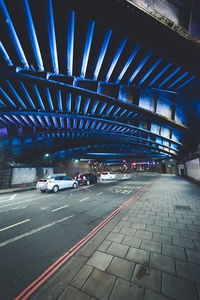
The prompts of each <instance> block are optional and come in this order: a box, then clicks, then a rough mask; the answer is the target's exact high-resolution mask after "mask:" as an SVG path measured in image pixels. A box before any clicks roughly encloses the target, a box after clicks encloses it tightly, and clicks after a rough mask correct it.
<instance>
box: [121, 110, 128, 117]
mask: <svg viewBox="0 0 200 300" xmlns="http://www.w3.org/2000/svg"><path fill="white" fill-rule="evenodd" d="M125 112H127V109H124V110H123V111H122V113H121V114H120V115H119V116H120V117H122V116H123V115H124V114H125Z"/></svg>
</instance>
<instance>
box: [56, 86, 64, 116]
mask: <svg viewBox="0 0 200 300" xmlns="http://www.w3.org/2000/svg"><path fill="white" fill-rule="evenodd" d="M57 98H58V110H59V111H63V107H62V97H61V90H57Z"/></svg>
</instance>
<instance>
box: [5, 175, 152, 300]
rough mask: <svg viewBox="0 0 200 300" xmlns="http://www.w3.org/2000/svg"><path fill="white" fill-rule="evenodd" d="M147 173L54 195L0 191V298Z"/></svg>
mask: <svg viewBox="0 0 200 300" xmlns="http://www.w3.org/2000/svg"><path fill="white" fill-rule="evenodd" d="M152 176H153V175H145V174H141V175H133V176H132V178H130V179H128V180H117V181H109V182H104V183H98V184H95V185H91V186H82V187H79V188H77V189H74V190H73V189H67V190H62V191H59V192H58V193H56V194H53V193H47V194H42V193H40V192H39V191H37V190H33V191H27V192H18V193H13V194H6V195H1V196H0V266H1V268H0V298H1V299H3V300H11V299H14V298H15V297H16V296H18V295H19V294H20V292H22V291H23V290H24V289H25V288H26V287H27V286H28V285H29V284H30V283H31V282H32V281H34V280H35V279H36V278H37V277H38V276H39V275H40V274H41V273H42V272H43V271H44V270H45V269H47V268H48V267H49V266H50V265H51V264H52V263H53V262H54V261H56V260H57V259H58V258H59V257H61V256H62V255H63V254H64V253H66V252H67V251H68V250H69V249H70V248H71V247H73V246H74V245H75V244H76V243H77V242H79V241H80V240H81V239H82V238H84V237H85V236H86V235H87V234H88V233H89V232H90V231H91V230H92V229H93V228H95V227H96V226H97V225H98V224H99V223H100V222H102V221H103V220H104V219H105V218H106V217H107V216H108V215H110V213H112V212H113V211H114V210H115V209H116V208H118V207H119V206H120V205H121V204H122V203H123V202H125V201H126V200H128V199H129V198H130V197H131V196H132V195H134V194H135V193H136V192H137V191H138V190H139V189H141V188H142V187H143V186H144V185H146V184H147V183H149V182H150V181H151V180H152ZM154 176H155V175H154Z"/></svg>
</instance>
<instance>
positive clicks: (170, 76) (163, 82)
mask: <svg viewBox="0 0 200 300" xmlns="http://www.w3.org/2000/svg"><path fill="white" fill-rule="evenodd" d="M180 70H181V68H177V69H176V70H174V72H172V73H171V74H170V75H169V76H168V77H167V78H165V80H163V81H162V82H161V83H160V84H159V86H158V87H159V88H160V87H162V86H163V85H164V84H165V83H166V82H167V81H169V80H170V79H171V78H172V77H173V76H174V75H175V74H176V73H178V72H179V71H180Z"/></svg>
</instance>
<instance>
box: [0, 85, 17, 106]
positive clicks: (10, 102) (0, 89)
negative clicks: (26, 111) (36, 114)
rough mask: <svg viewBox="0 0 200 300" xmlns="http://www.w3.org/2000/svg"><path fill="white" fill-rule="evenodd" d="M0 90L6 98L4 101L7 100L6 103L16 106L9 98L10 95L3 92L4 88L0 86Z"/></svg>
mask: <svg viewBox="0 0 200 300" xmlns="http://www.w3.org/2000/svg"><path fill="white" fill-rule="evenodd" d="M0 92H1V94H2V95H3V96H4V98H5V99H6V101H8V103H9V104H10V105H12V106H14V107H17V106H16V105H15V103H14V102H13V101H12V100H11V99H10V97H9V96H8V95H7V94H6V93H5V92H4V90H3V89H2V88H1V87H0Z"/></svg>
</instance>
